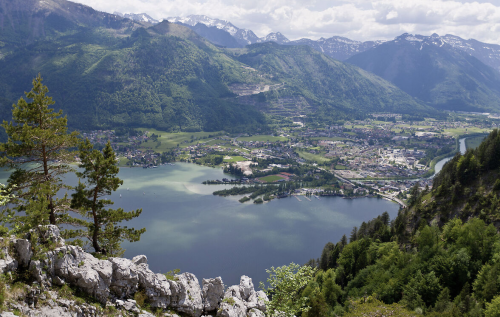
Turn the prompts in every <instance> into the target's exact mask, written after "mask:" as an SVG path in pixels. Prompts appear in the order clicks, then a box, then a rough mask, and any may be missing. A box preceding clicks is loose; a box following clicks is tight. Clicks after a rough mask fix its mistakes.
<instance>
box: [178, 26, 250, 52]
mask: <svg viewBox="0 0 500 317" xmlns="http://www.w3.org/2000/svg"><path fill="white" fill-rule="evenodd" d="M177 24H180V25H183V26H185V27H188V28H190V29H191V30H193V31H195V32H196V34H198V35H199V36H201V37H203V38H205V39H207V40H208V41H210V42H211V43H213V44H215V45H219V46H223V47H231V48H235V47H243V45H241V44H240V43H239V42H238V41H237V40H236V38H234V37H233V36H232V35H231V34H229V33H228V32H226V31H224V30H221V29H218V28H217V27H216V26H207V25H205V24H203V23H197V24H196V25H189V24H184V23H181V22H177Z"/></svg>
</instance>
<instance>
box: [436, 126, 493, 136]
mask: <svg viewBox="0 0 500 317" xmlns="http://www.w3.org/2000/svg"><path fill="white" fill-rule="evenodd" d="M444 132H445V133H447V134H450V135H452V136H454V137H458V136H460V135H464V134H473V133H490V132H491V129H481V128H474V127H472V128H467V131H466V129H465V128H456V129H445V130H444Z"/></svg>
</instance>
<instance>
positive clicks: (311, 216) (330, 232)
mask: <svg viewBox="0 0 500 317" xmlns="http://www.w3.org/2000/svg"><path fill="white" fill-rule="evenodd" d="M6 175H7V174H6V173H3V174H1V175H0V176H3V177H0V182H2V183H5V179H6ZM119 177H120V178H121V179H123V181H124V184H123V186H121V187H120V188H119V189H118V191H117V192H115V193H114V194H113V195H112V196H111V198H112V200H114V201H115V205H114V207H122V208H124V209H125V210H126V211H130V210H132V209H137V208H142V209H143V212H142V214H141V216H140V217H139V218H136V219H134V220H132V221H130V222H127V223H125V224H124V225H127V226H129V227H135V228H142V227H145V228H147V232H146V233H145V234H144V235H143V236H142V238H141V241H139V242H135V243H125V244H124V245H123V246H124V247H125V248H126V249H127V251H126V253H125V257H127V258H132V257H134V256H135V255H138V254H145V255H147V257H148V260H149V261H148V262H149V265H150V268H151V269H152V270H153V271H155V272H162V273H165V272H167V271H170V270H173V269H180V270H181V271H182V272H191V273H193V274H195V275H196V276H197V277H198V278H199V279H200V281H201V279H202V278H210V277H217V276H221V277H222V279H223V281H224V283H225V284H226V285H233V284H238V283H239V278H240V276H241V275H248V276H250V277H251V278H252V279H253V281H254V284H256V285H257V284H258V282H259V281H265V280H266V279H267V273H266V272H265V269H266V268H270V267H271V266H275V267H276V266H281V265H286V264H289V263H291V262H295V263H299V264H304V263H305V262H307V261H308V260H309V259H311V258H318V257H319V256H320V255H321V251H322V249H323V247H324V245H325V244H326V243H327V242H329V241H331V242H334V243H336V242H338V241H339V240H340V238H341V237H342V235H343V234H346V235H347V236H348V237H349V234H350V232H351V230H352V228H353V227H354V226H358V227H359V225H360V224H361V222H363V221H368V220H370V219H372V218H374V217H376V216H378V215H380V214H382V213H383V212H384V211H387V212H388V213H389V214H390V216H391V219H393V218H394V217H395V216H396V215H397V211H398V209H399V206H398V205H397V204H395V203H393V202H389V201H387V200H383V199H377V198H360V199H352V200H351V199H342V198H340V197H322V198H321V199H320V200H318V199H316V198H314V197H312V198H311V201H308V200H306V199H305V198H301V200H302V201H300V202H299V201H298V200H297V199H296V198H285V199H279V200H277V199H275V200H273V201H271V202H269V203H265V204H261V205H255V204H253V203H251V202H250V203H245V204H241V203H239V202H238V198H237V197H218V196H213V195H212V192H213V191H215V190H218V189H221V188H228V187H230V186H229V185H202V184H201V182H202V181H204V180H208V179H222V178H223V177H227V175H225V174H224V173H223V172H222V170H221V169H214V168H209V167H204V166H198V165H195V164H188V163H176V164H175V165H174V166H169V165H167V166H161V167H158V168H154V169H142V168H122V169H121V170H120V173H119ZM67 182H68V183H70V184H76V183H77V178H76V176H74V175H69V176H68V177H67ZM120 195H121V197H120Z"/></svg>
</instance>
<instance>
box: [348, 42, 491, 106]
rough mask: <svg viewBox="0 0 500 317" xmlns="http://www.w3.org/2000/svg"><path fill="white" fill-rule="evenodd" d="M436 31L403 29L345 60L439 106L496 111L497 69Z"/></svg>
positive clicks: (416, 96)
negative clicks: (428, 33) (425, 32)
mask: <svg viewBox="0 0 500 317" xmlns="http://www.w3.org/2000/svg"><path fill="white" fill-rule="evenodd" d="M448 41H450V40H449V38H448V39H447V40H446V39H445V38H443V37H440V36H438V35H437V34H434V35H432V36H422V35H413V34H407V33H405V34H403V35H401V36H398V37H396V39H394V40H393V41H387V42H384V43H382V44H380V45H378V46H375V47H373V48H371V49H370V50H367V51H365V52H362V53H359V54H356V55H354V56H352V57H350V58H349V59H348V60H347V61H346V62H348V63H351V64H353V65H356V66H359V67H361V68H363V69H364V70H367V71H369V72H371V73H374V74H376V75H378V76H380V77H382V78H384V79H385V80H388V81H390V82H392V83H393V84H395V85H396V86H398V87H399V88H401V89H402V90H404V91H405V92H407V93H408V94H410V95H411V96H413V97H415V98H418V99H420V100H422V101H424V102H426V103H428V104H430V105H432V106H434V107H436V108H438V109H444V110H462V111H500V73H499V72H496V71H495V70H494V69H493V68H492V67H489V66H487V65H485V64H484V63H482V62H481V61H480V60H479V59H477V58H476V57H474V56H472V55H470V54H469V53H468V52H466V51H465V49H463V48H462V49H459V48H458V45H457V44H456V43H457V42H455V43H454V44H455V46H453V45H451V44H448Z"/></svg>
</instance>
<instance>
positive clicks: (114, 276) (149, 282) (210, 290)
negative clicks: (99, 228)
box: [0, 226, 267, 317]
mask: <svg viewBox="0 0 500 317" xmlns="http://www.w3.org/2000/svg"><path fill="white" fill-rule="evenodd" d="M39 232H44V234H45V235H46V236H44V237H43V239H45V240H46V239H51V240H52V241H53V242H54V243H55V244H56V245H57V246H59V247H56V248H54V249H53V250H52V251H48V252H46V253H44V254H43V255H42V256H37V259H35V258H32V256H33V254H32V252H31V244H30V242H29V240H25V239H10V240H3V239H1V238H0V252H3V257H0V258H1V259H0V270H1V271H2V272H8V271H13V270H15V269H16V268H17V267H18V266H22V267H28V268H29V272H30V273H31V275H32V277H33V278H34V279H35V280H36V281H37V282H38V284H39V285H40V287H42V288H45V289H49V288H50V287H52V286H53V285H58V286H62V285H65V284H68V285H70V286H74V287H78V288H79V289H80V290H82V291H84V292H86V293H87V294H89V295H91V296H92V297H94V298H95V299H97V300H98V301H99V302H101V303H102V304H103V305H109V304H110V303H113V304H112V305H114V306H115V307H116V308H118V309H122V310H125V311H130V312H133V313H135V314H139V316H141V315H142V316H144V317H146V316H148V315H147V313H146V312H144V311H142V310H141V308H140V307H139V305H137V303H136V302H135V301H134V300H133V298H134V295H135V294H136V293H137V292H142V293H143V294H142V295H143V296H145V298H146V300H147V302H148V304H149V306H150V307H151V308H160V309H169V310H173V311H176V312H178V313H180V314H183V315H187V316H193V317H200V316H202V315H208V314H209V313H210V315H212V314H214V313H217V316H225V317H240V316H241V317H246V316H247V315H248V316H254V317H261V316H264V313H263V312H264V311H265V301H266V300H267V297H266V295H265V294H264V293H263V292H261V291H260V292H256V291H255V289H254V285H253V283H252V279H251V278H249V277H247V276H242V277H241V281H240V284H239V285H235V286H231V287H229V288H228V289H227V290H226V291H225V292H224V283H223V282H222V279H221V278H220V277H217V278H212V279H203V284H202V287H200V283H199V281H198V279H197V278H196V276H194V275H193V274H191V273H182V274H177V275H175V276H174V277H173V278H172V277H170V276H169V278H167V276H166V275H164V274H160V273H154V272H152V271H151V270H150V269H149V266H148V264H147V257H146V256H145V255H138V256H136V257H134V258H133V259H132V260H129V259H124V258H109V259H107V260H100V259H97V258H95V257H94V256H93V255H91V254H89V253H87V252H85V250H83V249H82V248H81V247H78V246H72V245H64V244H63V243H64V240H63V239H62V238H60V236H58V235H59V230H58V229H57V227H55V226H52V227H50V226H49V228H44V230H39ZM9 246H11V247H13V248H11V249H14V250H15V255H12V256H11V255H10V254H9ZM61 303H62V304H64V302H62V301H61ZM62 304H61V305H62ZM30 305H31V304H30ZM61 307H63V308H64V305H63V306H58V307H50V308H47V307H46V308H44V309H45V310H44V312H42V311H41V310H40V311H38V313H39V314H40V316H42V315H43V316H51V314H56V315H57V313H58V312H59V311H61V309H62V310H64V309H63V308H61ZM31 308H32V307H30V309H31ZM30 314H31V310H30ZM35 315H36V314H35ZM87 315H88V314H87ZM87 315H86V314H84V315H82V316H87ZM61 316H62V315H61ZM78 316H80V315H78ZM89 316H90V315H89Z"/></svg>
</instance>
